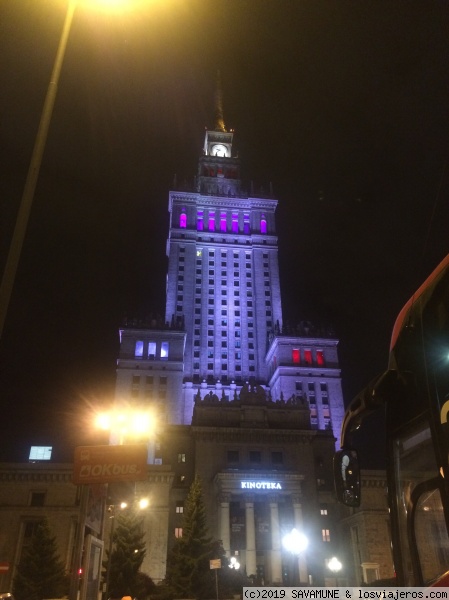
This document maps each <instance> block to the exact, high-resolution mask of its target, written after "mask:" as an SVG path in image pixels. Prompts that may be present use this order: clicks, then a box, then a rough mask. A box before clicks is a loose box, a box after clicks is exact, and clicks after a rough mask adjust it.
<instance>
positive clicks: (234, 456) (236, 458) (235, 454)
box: [228, 450, 239, 463]
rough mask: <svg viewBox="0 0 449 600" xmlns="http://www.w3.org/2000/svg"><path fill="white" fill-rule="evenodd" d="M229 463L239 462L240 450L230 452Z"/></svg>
mask: <svg viewBox="0 0 449 600" xmlns="http://www.w3.org/2000/svg"><path fill="white" fill-rule="evenodd" d="M228 462H230V463H236V462H239V451H238V450H228Z"/></svg>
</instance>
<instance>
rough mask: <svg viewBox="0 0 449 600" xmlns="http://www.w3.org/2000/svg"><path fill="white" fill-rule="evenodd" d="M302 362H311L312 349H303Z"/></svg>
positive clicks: (308, 363) (309, 363)
mask: <svg viewBox="0 0 449 600" xmlns="http://www.w3.org/2000/svg"><path fill="white" fill-rule="evenodd" d="M304 362H305V363H306V365H311V364H312V350H304Z"/></svg>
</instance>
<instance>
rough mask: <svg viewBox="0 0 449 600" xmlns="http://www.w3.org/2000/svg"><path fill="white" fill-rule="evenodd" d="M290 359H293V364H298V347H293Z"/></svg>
mask: <svg viewBox="0 0 449 600" xmlns="http://www.w3.org/2000/svg"><path fill="white" fill-rule="evenodd" d="M292 360H293V364H295V365H299V363H300V359H299V348H293V350H292Z"/></svg>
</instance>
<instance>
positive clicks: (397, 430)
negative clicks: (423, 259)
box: [334, 255, 449, 586]
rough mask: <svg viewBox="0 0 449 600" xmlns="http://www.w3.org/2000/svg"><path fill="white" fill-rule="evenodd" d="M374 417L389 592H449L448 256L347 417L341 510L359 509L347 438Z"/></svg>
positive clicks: (339, 460) (339, 478)
mask: <svg viewBox="0 0 449 600" xmlns="http://www.w3.org/2000/svg"><path fill="white" fill-rule="evenodd" d="M379 410H380V411H383V423H384V427H385V438H386V459H387V465H386V473H387V483H388V502H389V507H390V515H391V536H392V547H393V561H394V566H395V571H396V575H397V582H396V585H398V586H427V585H439V586H449V576H448V575H446V577H445V576H444V574H445V573H446V572H447V571H448V570H449V535H448V527H449V465H448V456H449V429H448V423H447V421H448V413H449V255H448V256H447V257H446V258H445V259H444V260H443V261H442V262H441V263H440V265H439V266H438V267H437V268H436V269H435V270H434V272H433V273H432V274H431V275H430V277H428V279H427V280H426V281H425V282H424V283H423V285H422V286H421V287H420V288H419V289H418V290H417V292H416V293H415V294H414V295H413V296H412V298H410V300H409V301H408V302H407V304H406V305H405V306H404V308H403V309H402V310H401V312H400V313H399V315H398V317H397V319H396V323H395V325H394V328H393V334H392V338H391V345H390V355H389V362H388V369H387V370H386V371H385V373H383V374H382V375H380V376H379V377H377V378H376V379H374V380H373V381H372V382H371V383H370V384H369V385H368V386H367V387H366V388H365V389H364V390H363V391H362V392H361V393H360V394H359V395H358V396H356V398H355V399H354V400H353V401H352V403H351V404H350V406H349V407H348V409H347V411H346V415H345V419H344V421H343V426H342V435H341V448H342V449H341V450H340V451H338V452H337V453H336V455H335V460H334V478H335V489H336V493H337V497H338V499H339V500H340V501H341V502H343V504H346V505H347V506H359V505H360V492H361V485H360V469H359V454H358V451H357V448H356V447H355V444H354V435H353V434H354V431H355V430H356V429H359V428H362V429H363V427H364V420H365V417H366V416H367V415H368V414H370V413H372V412H373V411H379ZM365 426H366V422H365ZM446 582H447V583H446Z"/></svg>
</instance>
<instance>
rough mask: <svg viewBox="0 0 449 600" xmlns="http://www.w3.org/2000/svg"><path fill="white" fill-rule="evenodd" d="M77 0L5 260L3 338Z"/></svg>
mask: <svg viewBox="0 0 449 600" xmlns="http://www.w3.org/2000/svg"><path fill="white" fill-rule="evenodd" d="M75 6H76V0H69V3H68V6H67V13H66V16H65V20H64V25H63V28H62V33H61V38H60V40H59V45H58V50H57V52H56V58H55V62H54V65H53V70H52V73H51V77H50V82H49V84H48V89H47V94H46V96H45V102H44V107H43V109H42V115H41V120H40V123H39V128H38V130H37V135H36V140H35V142H34V148H33V153H32V155H31V160H30V165H29V167H28V174H27V177H26V180H25V186H24V189H23V194H22V199H21V202H20V206H19V211H18V213H17V218H16V225H15V228H14V232H13V236H12V239H11V243H10V246H9V253H8V257H7V259H6V265H5V270H4V272H3V278H2V282H1V285H0V338H1V335H2V332H3V326H4V324H5V319H6V313H7V312H8V306H9V301H10V299H11V294H12V290H13V287H14V280H15V277H16V272H17V267H18V264H19V260H20V254H21V252H22V247H23V241H24V239H25V232H26V229H27V225H28V219H29V216H30V212H31V205H32V204H33V199H34V192H35V190H36V184H37V180H38V177H39V171H40V168H41V163H42V156H43V154H44V150H45V144H46V142H47V137H48V130H49V127H50V121H51V116H52V114H53V107H54V104H55V98H56V92H57V90H58V83H59V76H60V74H61V67H62V63H63V61H64V55H65V49H66V46H67V40H68V38H69V33H70V29H71V25H72V20H73V13H74V12H75Z"/></svg>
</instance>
